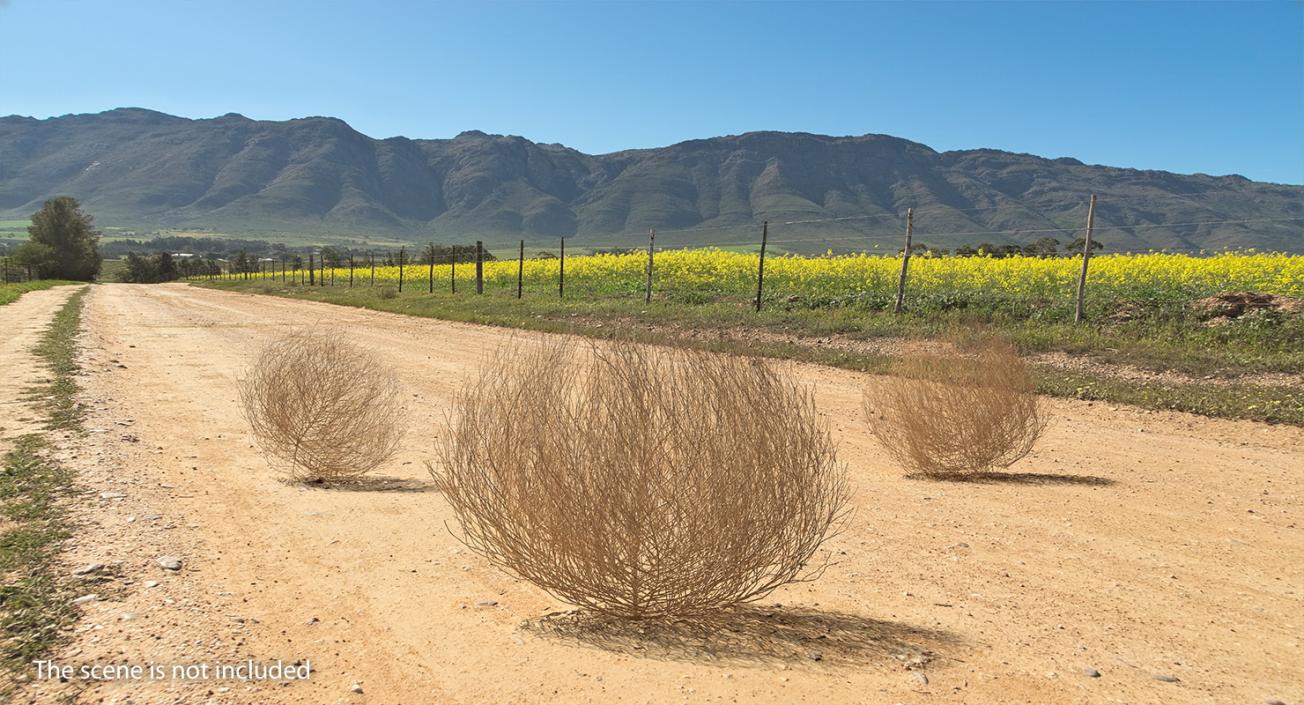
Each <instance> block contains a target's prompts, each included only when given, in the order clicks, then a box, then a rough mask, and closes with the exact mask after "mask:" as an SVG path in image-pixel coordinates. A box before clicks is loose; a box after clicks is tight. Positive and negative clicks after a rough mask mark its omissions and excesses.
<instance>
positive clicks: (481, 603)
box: [475, 600, 498, 607]
mask: <svg viewBox="0 0 1304 705" xmlns="http://www.w3.org/2000/svg"><path fill="white" fill-rule="evenodd" d="M497 605H498V600H480V601H479V602H477V603H475V606H476V607H496V606H497Z"/></svg>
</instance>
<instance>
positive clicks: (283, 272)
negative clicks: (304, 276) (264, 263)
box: [281, 255, 285, 284]
mask: <svg viewBox="0 0 1304 705" xmlns="http://www.w3.org/2000/svg"><path fill="white" fill-rule="evenodd" d="M281 283H282V284H284V283H285V255H281Z"/></svg>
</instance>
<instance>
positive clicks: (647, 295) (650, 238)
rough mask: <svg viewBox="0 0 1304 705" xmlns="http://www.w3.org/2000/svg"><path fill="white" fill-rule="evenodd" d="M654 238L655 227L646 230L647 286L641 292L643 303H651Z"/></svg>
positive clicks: (655, 234) (655, 237)
mask: <svg viewBox="0 0 1304 705" xmlns="http://www.w3.org/2000/svg"><path fill="white" fill-rule="evenodd" d="M656 239H657V231H656V228H652V229H651V230H649V231H647V287H646V289H645V290H644V292H643V303H645V304H649V303H652V246H653V244H654V243H655V242H656Z"/></svg>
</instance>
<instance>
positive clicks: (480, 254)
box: [475, 240, 484, 294]
mask: <svg viewBox="0 0 1304 705" xmlns="http://www.w3.org/2000/svg"><path fill="white" fill-rule="evenodd" d="M475 293H477V294H483V293H484V243H483V242H481V241H479V240H476V241H475Z"/></svg>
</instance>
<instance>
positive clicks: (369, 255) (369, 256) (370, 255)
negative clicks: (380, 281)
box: [367, 252, 376, 287]
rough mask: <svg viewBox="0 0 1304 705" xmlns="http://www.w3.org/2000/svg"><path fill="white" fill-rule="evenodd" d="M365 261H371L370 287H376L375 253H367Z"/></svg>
mask: <svg viewBox="0 0 1304 705" xmlns="http://www.w3.org/2000/svg"><path fill="white" fill-rule="evenodd" d="M367 259H369V260H371V285H372V286H373V287H374V286H376V253H375V252H368V253H367Z"/></svg>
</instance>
